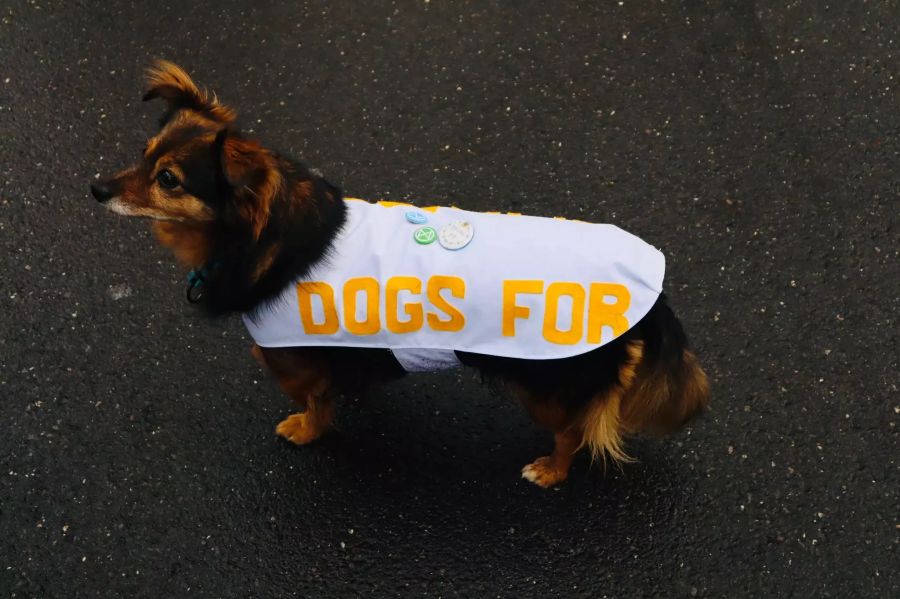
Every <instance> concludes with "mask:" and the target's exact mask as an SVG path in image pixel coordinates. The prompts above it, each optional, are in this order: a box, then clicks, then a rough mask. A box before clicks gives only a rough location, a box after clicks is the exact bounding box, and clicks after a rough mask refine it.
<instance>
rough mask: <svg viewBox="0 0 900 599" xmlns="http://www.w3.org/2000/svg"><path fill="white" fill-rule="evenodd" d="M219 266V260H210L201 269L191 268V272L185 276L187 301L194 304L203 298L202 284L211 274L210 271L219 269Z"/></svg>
mask: <svg viewBox="0 0 900 599" xmlns="http://www.w3.org/2000/svg"><path fill="white" fill-rule="evenodd" d="M220 264H221V261H220V260H210V261H209V262H207V263H206V264H204V265H203V266H202V267H200V268H199V269H198V268H192V269H191V272H189V273H188V276H187V283H188V285H187V292H186V296H187V301H188V302H190V303H192V304H196V303H197V302H199V301H200V299H201V298H202V297H203V289H202V287H203V283H204V282H205V281H206V280H207V279H208V278H209V275H210V274H212V271H213V270H215V269H216V268H218V267H219V265H220Z"/></svg>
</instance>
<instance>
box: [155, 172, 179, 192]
mask: <svg viewBox="0 0 900 599" xmlns="http://www.w3.org/2000/svg"><path fill="white" fill-rule="evenodd" d="M156 182H157V183H159V185H160V187H164V188H166V189H175V188H176V187H178V185H179V182H178V177H176V176H175V173H173V172H172V171H170V170H169V169H167V168H164V169H163V170H161V171H159V172H158V173H157V174H156Z"/></svg>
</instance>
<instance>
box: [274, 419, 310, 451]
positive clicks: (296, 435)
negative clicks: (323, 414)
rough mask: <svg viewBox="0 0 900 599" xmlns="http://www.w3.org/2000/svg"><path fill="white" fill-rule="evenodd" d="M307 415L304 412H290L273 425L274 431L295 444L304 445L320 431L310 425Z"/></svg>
mask: <svg viewBox="0 0 900 599" xmlns="http://www.w3.org/2000/svg"><path fill="white" fill-rule="evenodd" d="M307 416H308V414H306V413H305V412H304V413H302V414H291V415H290V416H288V417H287V418H285V419H284V420H282V421H281V422H279V423H278V426H276V427H275V433H276V434H278V435H279V436H281V437H284V438H285V439H287V440H288V441H290V442H291V443H295V444H297V445H306V444H307V443H311V442H313V441H315V440H316V439H317V438H318V437H319V435H320V434H321V431H319V430H316V428H315V427H314V426H312V424H311V422H310V420H311V419H309V418H308V417H307Z"/></svg>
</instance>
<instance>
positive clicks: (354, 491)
mask: <svg viewBox="0 0 900 599" xmlns="http://www.w3.org/2000/svg"><path fill="white" fill-rule="evenodd" d="M898 27H900V18H898V13H897V9H896V5H895V3H893V2H868V3H856V2H845V3H842V2H825V1H802V0H801V1H798V2H790V3H784V2H775V1H773V0H758V1H756V2H739V1H724V0H710V1H708V2H675V1H669V2H652V3H649V2H640V1H635V0H626V1H624V2H581V3H552V2H550V3H548V2H484V3H463V2H438V1H432V2H429V1H427V0H426V1H420V2H394V3H374V2H353V1H346V0H340V1H335V2H268V1H263V2H256V3H253V4H252V5H251V3H244V2H237V1H234V0H222V1H219V2H202V3H190V4H186V3H181V2H171V1H162V2H157V3H152V4H151V3H144V2H134V1H128V0H124V1H123V0H110V1H108V2H104V3H99V2H83V1H82V2H70V3H56V2H43V1H40V0H38V1H28V2H21V1H19V0H6V2H5V3H4V4H3V5H2V6H0V57H2V58H0V275H2V276H0V594H2V595H3V596H11V597H93V596H110V597H112V596H136V597H188V596H201V597H250V596H253V597H271V596H298V597H299V596H310V597H332V596H333V597H347V596H353V595H356V594H364V595H368V596H425V595H427V596H440V597H455V596H460V597H480V596H504V597H523V596H540V597H548V596H553V597H592V598H594V597H647V596H659V597H677V596H708V597H723V596H731V597H736V596H747V597H759V596H803V597H806V596H820V597H850V596H853V597H861V596H865V597H888V596H894V597H897V596H900V573H898V563H900V559H898V539H900V530H898V527H900V471H898V459H900V458H898V456H900V452H898V419H900V415H898V412H900V392H898V384H900V383H898V353H900V352H898V323H897V314H898V308H900V266H898V264H900V261H898V251H900V243H898V241H900V235H898V230H900V229H898V208H900V202H898V192H900V178H898V175H897V174H896V173H897V158H898V150H900V133H898V132H900V110H898V106H900V98H898V93H897V78H898V76H900V75H898V67H897V65H898V56H897V54H898V48H897V31H898ZM153 57H164V58H168V59H170V60H174V61H176V62H178V63H180V64H182V65H183V66H184V67H185V68H187V69H188V70H189V71H190V72H191V73H192V74H193V75H194V76H195V78H196V79H197V80H198V81H200V82H202V83H204V84H207V85H209V86H211V87H212V88H214V89H215V90H216V91H217V92H218V94H219V96H220V98H221V99H222V100H223V101H225V102H228V103H230V104H233V105H234V106H236V107H237V108H238V109H239V111H240V113H241V115H242V122H243V124H244V128H245V130H247V131H249V132H251V133H252V134H254V135H258V136H260V137H261V138H263V139H264V140H266V141H267V143H269V144H271V145H272V146H273V147H276V148H279V149H281V150H283V151H284V152H286V153H288V154H291V155H293V156H296V157H299V158H302V159H303V160H305V161H307V162H308V163H310V164H312V165H313V166H315V167H317V168H319V169H321V170H322V171H323V172H324V173H325V174H326V176H327V177H328V178H329V179H331V180H332V181H333V182H335V183H336V184H338V185H340V186H341V187H342V188H343V189H344V190H345V191H346V193H347V194H348V195H352V196H357V197H363V198H369V199H382V198H383V199H390V200H407V201H412V202H415V203H419V204H429V203H438V204H445V205H446V204H455V205H458V206H460V207H463V208H467V209H474V210H501V211H515V212H524V213H530V214H535V215H562V216H567V217H571V218H579V219H583V220H592V221H598V222H611V223H614V224H617V225H619V226H621V227H623V228H625V229H626V230H629V231H631V232H633V233H635V234H637V235H639V236H641V237H642V238H643V239H645V240H647V241H648V242H650V243H652V244H654V245H656V246H657V247H660V248H661V249H662V250H663V251H664V253H665V254H666V256H667V262H668V272H667V282H666V288H667V292H668V294H669V296H670V298H671V301H672V304H673V305H674V307H675V308H676V311H677V312H678V313H679V315H680V317H681V318H682V320H683V322H684V323H685V325H686V327H687V329H688V331H689V333H690V335H691V337H692V341H693V344H694V346H695V348H696V350H697V353H698V355H699V356H700V358H701V360H702V362H703V364H704V365H705V367H706V369H707V371H708V373H709V374H710V377H711V380H712V382H713V403H712V409H711V411H710V412H709V413H708V414H707V415H706V416H705V417H704V418H702V419H701V420H699V421H697V422H696V423H694V424H693V426H691V427H690V428H689V429H687V430H685V431H684V432H682V433H681V434H679V435H676V436H674V437H672V438H669V439H666V440H663V441H658V440H653V439H634V440H632V441H630V442H629V444H628V450H629V451H630V452H631V453H632V454H633V455H634V456H635V457H636V458H638V460H639V461H638V462H637V463H634V464H628V465H626V466H624V467H623V468H622V469H621V470H619V469H615V468H611V469H609V470H608V471H607V472H605V473H604V472H603V469H602V467H599V466H594V467H593V468H589V463H588V460H587V459H585V458H582V459H580V460H578V461H576V464H575V467H574V469H573V471H572V474H571V477H570V480H569V481H568V482H567V483H566V484H564V485H562V486H560V487H558V488H557V489H554V490H550V491H544V490H541V489H538V488H536V487H534V486H533V485H531V484H529V483H527V482H526V481H524V480H522V479H521V478H520V476H519V470H520V468H521V467H522V466H523V465H524V464H526V463H528V462H530V461H531V460H532V459H534V458H535V457H537V456H539V455H542V454H544V453H546V452H547V451H548V450H549V448H550V439H549V437H548V436H547V435H546V434H545V433H543V432H542V431H540V430H538V429H536V428H535V427H534V426H533V425H532V424H531V423H530V422H529V420H528V418H527V416H526V415H525V414H524V413H523V412H522V410H521V409H520V408H519V407H518V406H517V405H516V404H514V403H513V402H512V401H510V400H507V399H505V398H503V397H500V396H499V395H497V394H496V393H495V392H494V391H492V390H491V389H490V388H489V387H485V386H483V385H482V384H481V383H480V381H479V380H478V379H477V377H476V376H475V375H474V374H473V373H472V372H468V371H456V372H452V373H443V374H434V375H421V376H416V377H410V378H407V379H405V380H404V381H402V382H400V383H398V384H394V385H391V386H389V387H386V388H382V389H378V390H376V391H374V392H372V393H370V394H369V396H368V397H364V398H357V397H349V398H346V399H345V400H344V401H343V402H341V404H340V406H339V416H338V430H337V431H336V432H335V433H334V434H332V435H330V436H329V437H327V438H326V439H324V440H322V441H321V442H320V443H318V444H316V445H314V446H311V447H307V448H296V447H293V446H290V445H289V444H287V443H285V442H283V441H281V440H279V439H277V438H276V437H275V435H274V426H275V424H276V423H277V422H278V421H279V420H280V419H281V418H283V417H284V416H285V414H287V413H288V411H289V405H288V403H287V401H286V399H285V398H284V397H282V395H281V394H280V393H279V391H278V390H277V389H276V387H275V385H274V383H272V382H271V381H270V380H269V379H268V378H267V377H266V375H265V374H264V373H262V372H261V371H260V370H259V369H258V367H257V366H256V364H255V362H254V361H253V360H252V359H251V358H250V356H249V354H248V351H247V350H248V346H249V341H248V338H247V335H246V332H245V331H244V329H243V327H242V325H241V323H240V321H239V319H237V318H228V319H224V320H219V321H209V320H207V319H205V318H203V317H201V316H200V315H199V314H197V313H196V312H195V311H194V310H193V309H192V308H191V307H190V306H188V305H187V304H186V303H185V301H184V299H183V295H184V273H183V272H182V271H180V270H179V269H178V268H177V267H176V266H175V265H174V262H173V261H172V259H171V258H170V257H169V256H168V255H167V253H166V252H164V251H163V250H162V249H160V248H158V247H157V246H156V245H155V243H154V242H153V240H152V239H151V237H150V235H149V232H148V228H147V225H146V223H144V222H140V221H138V220H130V219H124V218H120V217H117V216H115V215H111V214H108V213H106V212H105V211H103V210H102V209H101V208H100V207H99V206H98V205H97V203H96V202H95V201H94V200H93V199H91V198H90V197H89V196H88V184H89V183H90V181H92V180H93V179H94V178H95V177H96V176H97V175H98V174H102V175H105V174H108V173H111V172H113V171H114V170H117V169H118V168H120V167H122V166H123V165H125V164H128V163H130V162H132V161H134V160H136V159H137V157H138V155H139V152H140V150H141V149H142V147H143V143H144V141H145V139H146V138H147V137H148V136H149V135H150V134H151V133H152V132H153V131H154V127H155V125H156V121H157V118H158V117H159V115H160V114H161V110H162V107H161V106H160V105H159V104H152V105H150V104H148V105H145V104H142V103H141V102H140V96H141V91H142V89H141V86H142V83H141V71H142V69H143V68H144V67H145V66H146V65H147V64H148V62H149V61H150V60H151V58H153Z"/></svg>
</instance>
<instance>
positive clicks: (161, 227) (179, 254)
mask: <svg viewBox="0 0 900 599" xmlns="http://www.w3.org/2000/svg"><path fill="white" fill-rule="evenodd" d="M153 233H154V234H155V235H156V239H157V240H158V241H159V243H160V245H162V246H163V247H165V248H169V249H170V250H172V253H173V254H175V259H176V260H178V262H179V263H181V264H182V265H184V266H188V267H192V268H193V267H198V266H202V265H203V264H206V263H207V262H208V261H209V256H210V244H211V231H210V225H209V224H207V223H179V222H173V221H155V222H154V223H153Z"/></svg>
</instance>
